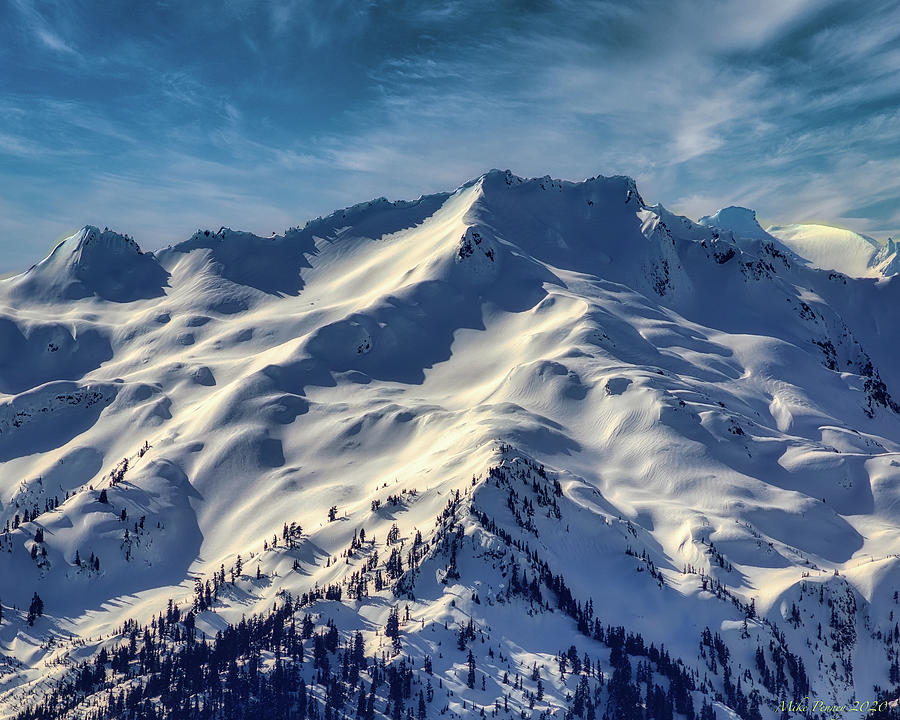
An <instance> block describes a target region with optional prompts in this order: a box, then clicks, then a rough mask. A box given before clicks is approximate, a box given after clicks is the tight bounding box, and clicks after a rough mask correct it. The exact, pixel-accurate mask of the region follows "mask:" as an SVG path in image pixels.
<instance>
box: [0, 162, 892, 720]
mask: <svg viewBox="0 0 900 720" xmlns="http://www.w3.org/2000/svg"><path fill="white" fill-rule="evenodd" d="M771 232H772V233H774V234H775V236H773V235H772V234H770V233H769V232H766V231H764V230H763V229H762V228H761V227H760V226H759V224H758V223H757V221H756V217H755V215H754V214H753V212H752V211H749V210H744V209H742V208H727V209H725V210H722V211H719V212H718V213H716V214H715V215H712V216H709V217H705V218H702V219H701V220H700V222H697V223H695V222H693V221H691V220H689V219H687V218H684V217H680V216H677V215H674V214H672V213H670V212H669V211H667V210H666V209H665V208H664V207H662V206H661V205H656V206H648V205H647V204H646V203H645V202H644V200H643V199H642V198H641V196H640V194H639V193H638V190H637V188H636V186H635V183H634V181H633V180H631V179H630V178H626V177H609V178H607V177H597V178H593V179H590V180H586V181H584V182H580V183H572V182H563V181H559V180H553V179H551V178H549V177H545V178H537V179H528V180H526V179H522V178H519V177H516V176H514V175H512V174H511V173H509V172H500V171H492V172H490V173H487V174H486V175H484V176H482V177H480V178H478V179H477V180H474V181H472V182H470V183H467V184H466V185H464V186H462V187H460V188H459V189H458V190H456V191H455V192H452V193H444V194H438V195H432V196H427V197H422V198H420V199H419V200H417V201H415V202H389V201H387V200H385V199H383V198H382V199H378V200H374V201H371V202H368V203H363V204H360V205H356V206H354V207H351V208H348V209H346V210H342V211H339V212H337V213H334V214H332V215H330V216H329V217H327V218H319V219H317V220H314V221H312V222H310V223H307V225H306V226H305V227H302V228H294V229H291V230H288V231H287V232H285V233H284V234H283V235H279V236H273V237H271V238H261V237H257V236H255V235H252V234H250V233H244V232H235V231H232V230H230V229H227V228H221V229H219V230H217V231H211V230H205V231H201V232H198V233H196V234H195V235H194V236H193V237H192V238H190V239H189V240H187V241H186V242H184V243H181V244H179V245H176V246H174V247H170V248H167V249H165V250H163V251H160V252H157V253H152V254H151V253H144V252H142V251H141V250H140V249H139V248H138V246H137V245H136V244H135V243H134V241H133V240H131V239H129V238H127V237H125V236H122V235H118V234H116V233H112V232H110V231H103V232H101V231H100V230H99V229H97V228H93V227H87V228H84V229H83V230H82V231H80V232H79V233H77V234H76V235H74V236H72V237H71V238H69V239H67V240H65V241H64V242H63V243H61V244H60V245H59V246H58V247H57V248H56V249H55V250H54V251H53V253H52V254H51V255H50V256H49V257H48V258H47V259H45V260H44V261H42V262H40V263H38V264H37V265H35V266H34V267H33V268H31V269H30V270H29V271H27V272H26V273H23V274H21V275H19V276H16V277H14V278H11V279H9V280H5V281H3V282H0V528H3V527H4V526H5V529H4V530H3V531H2V533H0V603H2V620H0V717H22V718H38V717H40V718H62V717H66V718H70V717H71V718H75V717H85V718H87V717H91V718H101V717H102V718H106V717H116V718H119V717H123V718H124V717H148V718H149V717H166V718H174V717H216V718H219V717H245V716H248V715H250V714H251V713H253V714H257V715H259V714H260V713H262V715H260V716H261V717H302V716H304V715H302V714H301V711H300V709H299V705H298V703H299V700H300V698H301V697H302V698H305V700H304V701H303V713H306V711H307V710H309V713H310V716H315V717H320V716H322V714H324V717H344V715H343V714H342V713H346V714H347V715H350V716H353V715H354V714H357V715H358V716H359V717H382V716H383V715H387V716H389V717H405V716H406V713H407V712H410V713H412V714H415V715H418V716H419V717H423V716H427V717H438V716H440V715H448V716H455V717H460V716H466V717H468V716H472V715H475V714H478V715H480V714H484V713H491V714H498V715H500V716H501V717H506V716H510V717H511V716H512V715H516V716H519V717H535V718H537V717H547V716H555V717H564V716H566V714H567V713H572V714H574V715H575V716H578V717H586V718H594V717H602V716H604V714H605V713H607V712H608V713H609V717H622V718H639V717H648V718H649V717H653V718H657V719H660V720H662V719H663V718H671V717H695V716H699V717H701V718H703V720H708V719H709V718H711V717H712V716H713V715H715V716H716V717H718V718H729V717H736V716H740V717H743V718H748V719H749V718H756V717H765V718H775V717H782V716H783V714H784V712H785V711H786V712H787V713H788V715H791V714H794V711H793V710H792V709H791V706H790V703H794V707H796V706H797V705H798V704H799V705H800V706H804V703H807V704H808V706H809V711H810V712H811V713H813V714H816V715H820V716H823V717H824V715H825V714H829V713H826V712H825V711H824V709H823V707H824V706H825V705H835V704H836V705H848V706H850V707H853V705H854V703H866V702H871V701H878V702H881V701H884V702H885V703H888V702H892V701H893V700H894V699H895V698H896V697H897V695H898V692H900V666H898V649H900V629H898V622H900V617H895V613H900V605H898V590H900V559H898V558H900V555H898V553H900V404H898V401H900V389H898V388H900V364H898V362H897V360H896V358H897V357H898V349H900V348H898V345H900V341H898V339H897V337H898V335H897V332H896V330H897V321H896V310H895V308H896V307H897V306H898V301H900V284H898V283H900V281H898V278H897V276H896V275H893V274H891V273H890V272H885V271H886V270H889V269H890V267H891V265H890V262H891V261H888V254H885V257H884V258H882V259H883V260H884V261H886V262H885V263H883V267H882V266H881V265H879V264H878V263H876V265H879V267H880V268H881V270H880V272H879V273H878V274H877V276H876V274H874V273H859V274H863V275H866V277H854V275H856V274H857V273H855V272H846V273H841V272H838V271H836V270H835V269H833V268H828V269H820V267H826V266H827V265H828V264H829V262H830V261H829V262H826V261H824V260H821V256H820V255H817V254H816V252H813V251H812V250H810V249H809V248H813V250H815V249H816V248H819V247H820V246H819V245H816V244H814V243H813V244H806V245H804V244H803V243H801V241H800V240H799V239H798V238H801V237H803V238H805V237H807V236H806V235H803V234H802V233H786V232H776V231H775V230H772V231H771ZM803 242H805V240H804V241H803ZM891 251H892V252H893V249H891ZM848 262H850V263H851V264H852V263H856V262H857V260H856V256H854V257H853V258H852V259H851V260H848ZM834 264H835V267H839V266H841V265H840V263H839V262H837V261H835V263H834ZM847 267H849V266H847ZM866 267H874V266H872V265H871V264H869V261H867V265H866ZM301 680H302V683H301ZM817 702H818V703H821V704H820V705H818V706H816V705H815V703H817ZM865 707H866V708H868V707H869V706H865ZM883 707H887V705H883ZM786 709H787V710H786ZM888 711H890V708H889V709H888V710H887V711H886V712H888ZM204 713H205V714H204ZM291 713H293V714H291ZM829 716H830V714H829Z"/></svg>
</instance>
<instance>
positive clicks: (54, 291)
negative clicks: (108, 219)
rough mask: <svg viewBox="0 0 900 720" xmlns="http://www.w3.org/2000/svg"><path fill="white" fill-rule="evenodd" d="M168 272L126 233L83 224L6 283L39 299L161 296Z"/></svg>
mask: <svg viewBox="0 0 900 720" xmlns="http://www.w3.org/2000/svg"><path fill="white" fill-rule="evenodd" d="M167 277H168V275H167V273H166V272H165V270H163V269H162V268H161V267H160V266H159V264H158V263H157V262H156V259H155V258H154V257H153V255H152V254H150V253H144V252H142V251H141V248H140V246H139V245H138V244H137V243H136V242H135V241H134V240H133V239H132V238H131V237H129V236H127V235H123V234H121V233H117V232H114V231H112V230H110V229H109V228H104V229H103V230H100V228H98V227H97V226H95V225H85V226H84V227H83V228H81V230H79V231H78V232H76V233H73V234H72V235H70V236H69V237H67V238H66V239H65V240H63V241H62V242H60V243H59V244H58V245H57V246H56V247H55V248H54V249H53V251H52V252H51V253H50V254H49V255H48V256H47V257H46V258H44V259H43V260H41V261H40V262H39V263H38V264H37V265H34V266H33V267H32V268H30V269H29V270H28V271H27V272H24V273H22V274H21V275H18V276H16V277H14V278H12V279H11V280H10V282H11V293H12V294H13V295H17V296H23V297H25V296H27V297H29V298H30V299H33V300H37V301H39V302H41V301H43V302H53V301H58V300H78V299H81V298H86V297H91V296H96V297H99V298H101V299H104V300H110V301H113V302H131V301H132V300H139V299H145V298H151V297H156V296H158V295H161V294H162V288H163V286H164V285H165V283H166V279H167Z"/></svg>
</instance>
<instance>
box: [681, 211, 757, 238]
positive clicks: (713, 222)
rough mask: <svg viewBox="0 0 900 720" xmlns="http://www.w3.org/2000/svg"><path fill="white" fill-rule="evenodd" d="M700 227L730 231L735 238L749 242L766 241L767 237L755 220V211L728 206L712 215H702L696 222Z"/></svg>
mask: <svg viewBox="0 0 900 720" xmlns="http://www.w3.org/2000/svg"><path fill="white" fill-rule="evenodd" d="M697 222H698V223H699V224H700V225H706V226H707V227H714V228H718V229H719V230H725V231H730V232H732V233H734V235H735V237H740V238H747V239H749V240H768V239H770V238H769V235H768V233H766V231H765V230H763V229H762V226H761V225H760V224H759V221H758V220H757V219H756V210H751V209H750V208H745V207H741V206H739V205H729V206H728V207H725V208H722V209H721V210H719V211H718V212H716V213H714V214H713V215H704V216H703V217H701V218H700V219H699V220H698V221H697Z"/></svg>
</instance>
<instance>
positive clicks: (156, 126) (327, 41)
mask: <svg viewBox="0 0 900 720" xmlns="http://www.w3.org/2000/svg"><path fill="white" fill-rule="evenodd" d="M492 167H499V168H503V169H505V168H509V169H511V170H512V171H513V172H515V173H517V174H519V175H525V176H532V175H545V174H550V175H553V176H555V177H562V178H567V179H581V178H584V177H587V176H592V175H596V174H603V175H612V174H627V175H632V176H633V177H635V178H636V179H637V181H638V187H639V188H640V189H641V192H642V194H643V196H644V198H645V199H646V200H647V201H648V202H657V201H658V202H662V203H663V204H664V205H666V206H667V207H669V208H670V209H673V210H676V211H678V212H682V213H685V214H687V215H689V216H691V217H697V216H699V215H703V214H707V213H710V212H712V211H715V210H716V209H717V208H719V207H721V206H724V205H728V204H741V205H746V206H748V207H753V208H755V209H757V211H758V213H759V215H760V217H761V219H762V220H763V221H769V222H781V223H786V222H808V221H818V222H826V223H829V224H836V225H841V226H845V227H851V228H853V229H856V230H859V231H862V232H867V233H870V234H873V235H875V236H876V237H878V238H880V239H884V238H885V237H886V236H887V235H889V234H895V233H898V231H900V203H898V197H900V11H898V9H897V5H896V3H895V2H878V1H877V0H875V1H870V2H866V3H855V2H843V1H841V2H827V1H825V0H814V1H813V0H811V1H809V2H804V1H793V2H792V1H790V0H754V2H747V1H746V0H741V1H740V2H728V1H725V0H722V1H720V2H713V1H711V0H710V1H702V0H698V1H696V2H675V1H673V0H661V1H658V2H657V1H651V0H631V1H630V2H627V3H626V2H623V3H620V2H606V1H602V0H557V1H556V2H551V1H550V0H522V1H519V2H512V1H507V2H504V1H503V0H494V1H493V2H480V1H478V0H468V1H455V0H449V1H445V2H427V1H425V0H419V1H418V2H416V1H414V0H371V1H369V2H365V1H364V0H357V1H352V2H351V1H346V0H331V1H328V0H297V1H295V2H275V1H274V0H273V1H272V2H262V1H259V0H227V1H226V2H215V3H212V2H205V1H203V0H193V1H192V2H178V1H176V0H166V1H165V2H162V1H160V2H156V3H153V2H128V1H127V0H78V1H76V0H72V1H69V2H62V1H61V2H36V1H34V0H6V1H5V2H3V3H0V273H2V272H8V271H10V270H14V269H20V268H25V267H27V266H28V265H30V264H31V263H32V262H34V261H36V260H37V259H39V258H40V257H42V256H43V255H44V254H45V253H46V251H47V250H48V249H49V247H50V246H51V245H52V244H53V242H54V241H55V240H56V239H57V238H58V237H59V236H60V235H61V234H62V233H65V232H67V231H71V230H73V229H75V228H78V227H80V226H81V225H84V224H87V223H91V224H96V225H100V226H107V225H108V226H109V227H111V228H114V229H117V230H119V231H121V232H127V233H129V234H130V235H132V236H133V237H135V239H136V240H137V241H138V242H139V243H140V244H141V245H142V246H144V247H146V248H149V249H154V248H158V247H161V246H164V245H166V244H169V243H172V242H177V241H179V240H181V239H184V238H185V237H187V236H188V235H189V234H190V233H191V232H193V230H195V229H197V228H198V227H207V226H212V227H216V228H217V227H219V226H220V225H228V226H231V227H233V228H241V229H247V230H253V231H255V232H257V233H259V234H263V235H265V234H269V233H271V232H272V231H279V232H280V231H282V230H283V229H284V228H286V227H289V226H292V225H297V224H303V223H304V222H305V221H306V220H307V219H309V218H311V217H314V216H316V215H320V214H326V213H328V212H330V211H331V210H334V209H336V208H338V207H342V206H345V205H348V204H352V203H355V202H360V201H363V200H367V199H370V198H371V197H375V196H380V195H385V196H387V197H389V198H391V199H399V198H414V197H417V196H418V195H420V194H422V193H427V192H433V191H437V190H447V189H452V188H454V187H456V186H457V185H459V184H461V183H463V182H465V181H466V180H468V179H471V178H472V177H475V176H477V175H479V174H480V173H481V172H484V171H486V170H488V169H490V168H492Z"/></svg>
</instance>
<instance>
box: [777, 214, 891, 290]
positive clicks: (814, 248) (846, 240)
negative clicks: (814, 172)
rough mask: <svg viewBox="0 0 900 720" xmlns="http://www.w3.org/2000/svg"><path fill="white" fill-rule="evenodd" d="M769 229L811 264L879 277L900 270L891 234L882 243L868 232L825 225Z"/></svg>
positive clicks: (855, 274)
mask: <svg viewBox="0 0 900 720" xmlns="http://www.w3.org/2000/svg"><path fill="white" fill-rule="evenodd" d="M768 231H769V233H771V234H772V235H773V236H775V237H777V238H778V239H779V240H780V241H781V242H782V243H784V244H785V245H786V246H787V247H789V248H790V249H791V250H793V251H794V252H795V253H797V255H799V256H800V257H802V258H804V259H806V260H808V261H809V262H810V264H811V265H812V266H813V267H817V268H822V269H823V270H837V271H839V272H842V273H845V274H846V275H852V276H854V277H882V276H886V275H895V274H896V273H897V272H898V271H900V261H898V259H897V248H896V245H895V243H894V240H893V238H888V241H887V243H885V244H884V245H882V244H881V243H879V242H878V241H877V240H875V239H874V238H870V237H869V236H868V235H860V234H859V233H855V232H852V231H850V230H843V229H841V228H836V227H829V226H827V225H776V226H773V227H770V228H769V230H768Z"/></svg>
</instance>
